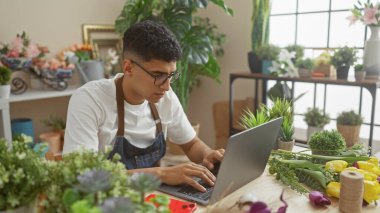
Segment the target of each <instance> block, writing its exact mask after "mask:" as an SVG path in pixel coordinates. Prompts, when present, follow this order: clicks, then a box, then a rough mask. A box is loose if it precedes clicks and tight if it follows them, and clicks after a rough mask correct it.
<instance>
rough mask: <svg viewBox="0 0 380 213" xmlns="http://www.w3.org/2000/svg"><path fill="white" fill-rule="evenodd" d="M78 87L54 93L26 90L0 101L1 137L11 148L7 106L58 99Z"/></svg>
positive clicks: (50, 91) (51, 91)
mask: <svg viewBox="0 0 380 213" xmlns="http://www.w3.org/2000/svg"><path fill="white" fill-rule="evenodd" d="M77 88H78V86H69V87H68V88H67V89H66V90H63V91H56V90H48V89H46V90H43V89H41V90H37V89H28V90H27V91H26V92H25V93H23V94H19V95H14V94H11V95H10V97H9V99H0V110H1V113H2V128H3V133H4V135H3V137H4V138H5V139H6V140H7V142H8V144H9V145H10V146H11V145H12V144H11V142H12V131H11V120H10V111H9V104H10V103H15V102H23V101H33V100H41V99H49V98H59V97H65V96H71V95H72V94H73V93H74V91H75V90H76V89H77Z"/></svg>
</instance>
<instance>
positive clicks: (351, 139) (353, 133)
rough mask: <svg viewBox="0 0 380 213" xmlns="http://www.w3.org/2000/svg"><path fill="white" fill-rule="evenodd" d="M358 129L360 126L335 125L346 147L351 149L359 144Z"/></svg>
mask: <svg viewBox="0 0 380 213" xmlns="http://www.w3.org/2000/svg"><path fill="white" fill-rule="evenodd" d="M360 127H361V125H358V126H350V125H340V124H338V125H337V129H338V132H339V133H340V134H341V135H342V136H343V138H344V140H345V141H346V145H347V147H351V146H353V145H354V144H356V143H358V142H359V134H360Z"/></svg>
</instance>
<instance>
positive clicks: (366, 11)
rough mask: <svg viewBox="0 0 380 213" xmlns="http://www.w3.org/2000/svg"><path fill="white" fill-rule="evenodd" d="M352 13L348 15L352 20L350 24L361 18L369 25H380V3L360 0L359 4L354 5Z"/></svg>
mask: <svg viewBox="0 0 380 213" xmlns="http://www.w3.org/2000/svg"><path fill="white" fill-rule="evenodd" d="M351 12H352V15H350V16H349V17H347V19H348V20H349V21H350V25H352V24H354V23H355V22H356V21H358V20H360V21H361V22H362V23H363V24H365V25H367V26H380V24H379V20H380V5H379V3H376V4H373V3H363V2H361V1H358V3H357V5H354V9H352V10H351Z"/></svg>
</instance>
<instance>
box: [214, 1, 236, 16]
mask: <svg viewBox="0 0 380 213" xmlns="http://www.w3.org/2000/svg"><path fill="white" fill-rule="evenodd" d="M211 2H212V3H214V4H216V5H217V6H219V7H221V8H222V9H223V10H224V12H226V13H227V15H229V16H233V15H234V11H233V10H232V9H231V8H229V7H228V6H227V5H226V4H225V3H224V0H211Z"/></svg>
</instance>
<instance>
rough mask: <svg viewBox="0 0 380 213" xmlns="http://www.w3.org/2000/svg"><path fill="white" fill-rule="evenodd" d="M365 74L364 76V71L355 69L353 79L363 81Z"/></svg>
mask: <svg viewBox="0 0 380 213" xmlns="http://www.w3.org/2000/svg"><path fill="white" fill-rule="evenodd" d="M365 76H366V72H365V71H356V72H355V80H356V81H359V82H360V81H364V79H365Z"/></svg>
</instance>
